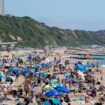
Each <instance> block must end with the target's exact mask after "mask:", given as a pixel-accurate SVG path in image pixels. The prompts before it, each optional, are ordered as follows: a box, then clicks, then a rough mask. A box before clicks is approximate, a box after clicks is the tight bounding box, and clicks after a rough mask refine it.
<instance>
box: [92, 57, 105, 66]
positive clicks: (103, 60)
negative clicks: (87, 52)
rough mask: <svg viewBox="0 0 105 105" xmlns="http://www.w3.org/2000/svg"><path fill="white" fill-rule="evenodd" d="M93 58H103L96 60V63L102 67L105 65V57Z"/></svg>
mask: <svg viewBox="0 0 105 105" xmlns="http://www.w3.org/2000/svg"><path fill="white" fill-rule="evenodd" d="M91 57H95V58H102V59H97V60H96V59H94V60H95V61H96V62H98V63H99V65H100V66H102V65H105V55H101V56H100V55H96V56H91Z"/></svg>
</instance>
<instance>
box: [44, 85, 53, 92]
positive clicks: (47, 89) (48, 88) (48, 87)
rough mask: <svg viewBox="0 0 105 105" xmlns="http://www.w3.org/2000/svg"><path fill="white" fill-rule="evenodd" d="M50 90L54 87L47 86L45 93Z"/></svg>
mask: <svg viewBox="0 0 105 105" xmlns="http://www.w3.org/2000/svg"><path fill="white" fill-rule="evenodd" d="M50 90H52V87H51V86H50V85H46V86H45V87H44V91H50Z"/></svg>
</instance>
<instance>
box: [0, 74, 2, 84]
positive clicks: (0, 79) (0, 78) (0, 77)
mask: <svg viewBox="0 0 105 105" xmlns="http://www.w3.org/2000/svg"><path fill="white" fill-rule="evenodd" d="M1 81H2V74H1V73H0V82H1Z"/></svg>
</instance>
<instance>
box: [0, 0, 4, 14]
mask: <svg viewBox="0 0 105 105" xmlns="http://www.w3.org/2000/svg"><path fill="white" fill-rule="evenodd" d="M0 15H4V0H0Z"/></svg>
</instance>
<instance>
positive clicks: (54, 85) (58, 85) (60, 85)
mask: <svg viewBox="0 0 105 105" xmlns="http://www.w3.org/2000/svg"><path fill="white" fill-rule="evenodd" d="M62 86H63V84H59V83H58V84H52V87H53V88H57V87H62Z"/></svg>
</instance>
